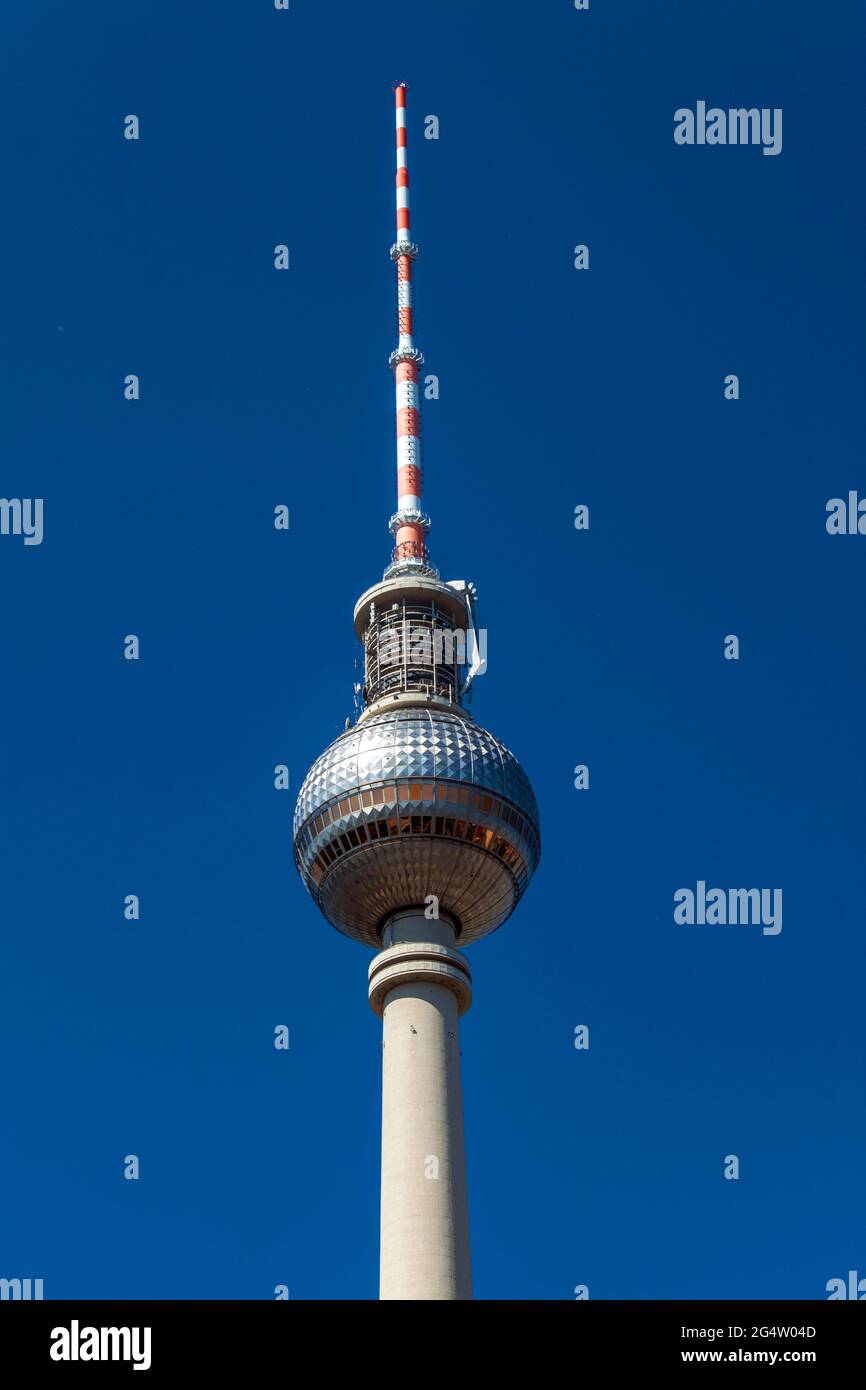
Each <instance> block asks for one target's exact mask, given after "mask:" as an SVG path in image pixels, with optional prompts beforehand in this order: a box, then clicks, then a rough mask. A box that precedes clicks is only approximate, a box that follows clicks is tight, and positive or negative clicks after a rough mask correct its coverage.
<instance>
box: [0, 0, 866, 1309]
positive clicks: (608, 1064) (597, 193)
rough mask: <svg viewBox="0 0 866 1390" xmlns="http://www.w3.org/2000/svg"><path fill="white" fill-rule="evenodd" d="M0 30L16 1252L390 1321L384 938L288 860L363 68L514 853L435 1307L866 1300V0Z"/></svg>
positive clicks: (361, 292)
mask: <svg viewBox="0 0 866 1390" xmlns="http://www.w3.org/2000/svg"><path fill="white" fill-rule="evenodd" d="M4 30H5V39H6V42H5V43H4V56H3V57H2V60H0V63H2V82H0V105H2V121H3V132H4V164H5V175H4V185H5V193H6V199H5V202H6V212H5V216H4V219H3V226H2V232H0V237H2V242H3V262H4V266H5V269H6V279H7V281H8V282H9V283H8V284H7V293H6V295H5V296H4V298H5V305H4V309H3V312H2V326H3V330H4V334H3V336H4V340H5V343H4V353H3V356H4V359H5V360H4V368H5V371H4V376H5V385H4V392H3V396H4V401H3V410H2V434H3V451H2V452H3V464H2V473H0V492H2V495H3V496H5V497H42V498H44V508H45V512H44V516H45V521H44V527H45V534H44V541H43V544H42V545H41V546H31V547H25V546H23V544H22V542H21V539H20V538H15V537H12V536H4V537H0V582H2V585H3V594H4V609H3V612H4V621H3V643H2V659H3V679H2V687H0V689H2V695H0V708H2V717H3V749H4V756H3V760H2V801H0V811H2V817H3V833H2V840H0V852H2V870H0V921H2V932H0V953H2V954H0V1030H2V1035H3V1054H4V1063H5V1065H4V1068H3V1072H2V1079H0V1098H2V1099H0V1114H2V1129H0V1187H2V1191H3V1194H4V1198H3V1202H2V1212H0V1265H2V1268H0V1276H4V1277H14V1276H17V1277H41V1278H43V1279H44V1281H45V1293H46V1296H47V1297H56V1298H62V1297H91V1298H96V1297H119V1298H138V1297H164V1298H192V1297H199V1298H255V1299H258V1298H265V1299H266V1298H269V1297H272V1296H273V1288H274V1286H275V1285H276V1284H278V1283H283V1284H286V1285H288V1287H289V1289H290V1292H291V1296H292V1298H300V1299H304V1298H335V1299H354V1298H374V1297H375V1296H376V1290H377V1259H376V1246H377V1239H378V1207H377V1189H378V1126H379V1085H380V1063H381V1058H380V1045H379V1035H380V1025H379V1023H378V1021H377V1020H376V1019H375V1018H374V1016H373V1014H372V1013H371V1012H370V1011H369V1009H368V1006H367V1003H366V987H365V980H366V968H367V964H368V959H369V956H368V953H367V952H366V951H365V950H364V948H362V947H360V946H357V945H355V944H354V943H352V942H349V941H347V940H345V939H343V938H342V937H341V936H339V935H338V934H337V933H336V932H334V931H333V930H332V929H331V928H330V927H328V926H327V924H326V923H325V922H324V921H323V919H321V918H320V917H319V916H318V914H317V912H316V910H315V909H314V907H313V905H312V903H311V901H310V900H309V899H308V898H307V897H306V895H305V893H304V891H303V888H302V886H301V884H300V881H299V880H298V878H297V875H296V873H295V871H294V868H293V865H292V859H291V847H290V845H291V817H292V810H293V804H294V796H295V794H296V792H297V789H298V787H299V786H300V782H301V780H302V778H303V775H304V773H305V771H306V768H307V767H308V765H309V764H310V762H312V760H313V759H314V758H315V757H316V756H317V755H318V753H319V752H320V751H321V750H322V749H323V748H324V747H325V746H326V744H327V743H328V742H329V741H330V740H331V739H332V738H333V737H334V736H335V734H336V733H337V732H338V731H339V730H340V729H341V728H342V726H343V722H344V719H345V717H346V715H348V714H350V713H351V710H352V682H353V679H354V675H355V672H354V666H353V662H354V659H355V655H356V653H355V646H354V637H353V632H352V607H353V604H354V601H355V599H356V597H357V596H358V595H359V594H360V593H361V592H362V590H363V589H364V588H366V587H367V586H368V585H369V584H370V583H372V582H374V581H375V580H376V579H377V578H378V577H379V575H380V573H381V570H382V568H383V567H384V564H385V563H386V560H387V554H388V545H389V538H388V536H387V533H386V522H387V517H388V516H389V514H390V512H391V511H392V510H393V501H394V450H393V443H392V440H393V420H392V408H393V406H392V393H391V382H390V377H389V373H388V371H387V365H386V364H387V356H388V353H389V351H390V350H391V348H392V347H393V346H394V343H395V311H394V288H393V268H392V266H391V263H390V261H389V260H388V255H387V252H388V247H389V246H390V243H391V241H392V240H393V230H392V228H393V168H392V165H393V111H392V94H391V84H392V82H393V81H394V80H396V79H405V80H406V81H407V82H408V83H409V84H410V93H409V103H410V121H409V141H410V169H411V175H412V212H413V234H414V236H415V239H416V240H417V241H418V242H419V243H420V246H421V248H422V254H421V258H420V259H419V262H418V266H417V303H418V312H417V336H418V341H419V344H420V345H421V347H422V348H423V350H424V352H425V354H426V357H427V362H428V368H427V369H428V370H429V371H432V372H435V373H436V374H437V375H438V376H439V378H440V382H441V398H440V400H439V401H437V402H432V403H430V404H428V405H426V406H425V423H424V428H425V465H426V501H427V504H428V507H429V510H430V511H431V513H432V516H433V520H434V530H433V533H432V536H431V548H432V552H433V557H434V559H435V560H436V562H437V563H438V564H439V566H440V568H441V569H442V570H443V572H444V573H445V575H446V577H448V578H451V577H456V576H458V575H459V576H461V577H467V578H471V579H473V580H474V581H475V583H476V584H477V587H478V591H479V596H480V605H481V621H482V622H483V624H484V625H485V626H486V627H487V629H488V631H489V660H490V668H489V672H488V674H487V675H485V676H484V677H483V679H481V680H479V682H478V684H477V688H476V694H475V700H474V704H473V712H474V714H475V716H476V718H478V719H479V720H480V721H481V722H483V723H484V724H485V725H486V726H487V727H488V728H490V729H491V730H492V731H493V732H494V733H495V734H496V735H497V736H498V737H499V738H501V739H502V740H503V741H504V742H505V743H506V744H508V746H509V747H511V748H512V749H513V750H514V752H515V753H516V754H517V755H518V757H519V758H520V759H521V761H522V762H523V764H524V766H525V767H526V769H527V771H528V773H529V775H530V777H531V778H532V781H533V785H534V787H535V790H536V793H537V796H538V800H539V803H540V807H541V815H542V830H543V841H544V852H543V857H542V862H541V865H540V868H539V870H538V873H537V875H536V878H535V881H534V882H533V884H532V886H531V889H530V891H529V893H528V895H527V897H526V899H525V901H524V902H523V904H522V905H521V907H520V910H519V912H518V913H517V914H516V915H515V917H514V918H513V919H512V920H511V921H510V922H508V923H507V924H506V925H505V927H503V929H502V930H501V931H500V932H498V933H497V934H495V935H494V936H493V937H491V938H490V939H489V940H487V941H485V942H483V943H481V944H479V945H478V946H476V947H475V948H472V950H471V961H472V968H473V975H474V983H475V1000H474V1004H473V1008H472V1010H471V1012H470V1013H469V1015H468V1016H467V1017H466V1019H465V1020H464V1023H463V1035H462V1048H463V1065H464V1087H465V1104H466V1121H467V1150H468V1162H469V1178H470V1207H471V1227H472V1240H473V1261H474V1273H475V1289H476V1295H477V1296H478V1297H479V1298H490V1299H505V1298H518V1299H523V1298H543V1299H568V1298H570V1297H573V1292H572V1291H573V1289H574V1287H575V1285H577V1284H586V1285H588V1286H589V1290H590V1296H591V1297H592V1298H617V1299H620V1298H713V1297H720V1298H733V1297H736V1298H769V1297H780V1298H813V1297H814V1298H820V1297H822V1296H824V1287H825V1284H826V1282H827V1280H828V1279H830V1278H833V1277H835V1276H838V1275H842V1276H844V1275H845V1274H846V1272H847V1270H848V1269H849V1268H857V1269H859V1270H860V1271H861V1273H864V1274H866V1247H864V1244H863V1234H862V1233H863V1217H864V1210H863V1195H862V1173H863V1168H864V1158H866V1153H864V1150H866V1127H864V1111H863V1077H864V1055H863V1053H864V1045H863V1025H862V995H863V971H864V938H863V911H862V903H863V895H864V890H866V884H864V869H863V839H862V832H863V821H862V787H863V772H864V754H863V739H862V722H863V713H862V711H863V684H864V670H863V635H862V609H863V578H862V576H863V562H864V554H866V540H864V539H863V538H862V537H859V536H854V537H831V536H828V534H827V532H826V530H825V525H824V519H825V505H826V502H827V500H828V498H831V497H834V496H846V495H847V492H848V490H849V489H859V490H860V493H861V495H866V469H864V465H863V442H864V418H863V414H864V412H863V395H862V375H863V365H864V364H863V341H862V322H863V314H864V288H863V279H862V266H861V261H862V224H863V193H862V177H861V164H862V158H861V156H862V150H861V143H862V142H861V126H862V111H861V105H862V101H861V86H862V67H863V58H864V36H866V35H864V21H863V17H862V14H861V13H860V12H859V11H858V10H857V9H856V8H855V7H854V6H853V5H849V4H838V3H837V4H825V5H822V6H820V7H815V6H814V5H812V4H807V3H805V0H793V2H792V0H784V3H783V2H782V0H764V3H762V4H761V5H760V6H755V5H754V4H753V3H747V0H734V3H729V4H727V5H725V6H723V7H722V6H698V5H695V4H694V3H693V0H668V3H665V4H646V3H638V0H624V3H620V4H617V5H612V4H605V3H602V0H592V4H591V8H590V11H589V12H588V13H578V12H576V11H575V10H574V8H573V6H572V5H571V4H570V3H569V0H557V2H556V3H554V0H546V3H545V4H543V5H529V4H518V3H516V0H509V3H503V4H493V3H492V0H485V2H484V3H481V0H475V2H473V0H441V3H439V4H437V5H436V6H414V7H407V6H402V7H397V9H396V10H395V7H394V6H393V5H389V4H385V3H379V2H378V0H377V2H376V3H367V4H364V5H355V4H349V3H347V0H340V2H339V3H332V4H329V5H327V6H325V5H323V4H321V3H314V2H313V0H292V5H291V10H290V11H289V12H288V13H277V12H275V11H274V10H273V7H272V6H271V5H270V4H269V3H268V0H256V3H253V0H247V3H243V4H241V3H228V2H227V0H211V2H210V3H204V0H184V2H183V3H169V0H154V3H152V4H150V5H148V6H146V7H145V6H130V5H117V4H115V3H108V0H94V3H91V4H90V5H87V6H74V7H70V6H68V5H66V4H61V3H59V0H58V2H56V3H47V0H32V3H30V4H28V5H26V6H25V5H23V4H18V5H16V6H15V7H14V9H13V8H12V7H9V12H7V13H6V14H5V15H4ZM698 100H706V101H707V102H708V104H710V105H713V104H716V105H718V106H720V107H723V108H727V107H729V106H757V107H765V106H766V107H774V108H775V107H781V108H782V109H783V112H784V147H783V151H782V153H781V154H780V155H779V156H778V157H775V158H765V157H763V156H762V155H761V152H760V150H759V149H753V148H734V147H725V148H709V147H704V148H697V147H693V148H688V147H680V146H677V145H676V144H675V143H674V140H673V114H674V111H675V110H676V109H677V108H679V107H683V106H691V107H694V105H695V103H696V102H697V101H698ZM129 113H135V114H138V115H139V117H140V120H141V139H140V140H139V141H138V142H136V143H133V142H128V141H126V140H124V139H123V138H122V130H123V117H124V116H125V115H127V114H129ZM431 113H432V114H436V115H437V116H438V117H439V120H440V139H439V140H438V141H426V140H424V139H423V138H422V137H423V118H424V116H425V115H427V114H431ZM277 243H286V244H288V246H289V247H290V255H291V269H290V270H289V271H288V272H286V273H278V272H276V271H275V270H274V268H273V247H274V245H275V244H277ZM578 243H586V244H588V245H589V247H590V270H589V272H580V273H579V272H577V271H575V270H574V269H573V247H574V246H575V245H576V244H578ZM130 372H134V373H137V374H139V375H140V378H141V399H140V401H138V402H135V403H131V402H127V401H125V400H124V399H123V394H122V383H123V379H124V377H125V376H126V374H127V373H130ZM729 373H736V374H738V376H739V378H740V383H741V387H740V389H741V395H740V399H739V400H738V401H736V402H731V401H726V400H725V399H724V397H723V379H724V377H725V376H726V375H727V374H729ZM278 503H285V504H286V505H288V506H289V507H290V509H291V529H290V531H289V532H288V533H287V534H283V533H277V532H275V531H274V530H273V527H272V524H271V522H272V515H273V508H274V506H275V505H277V504H278ZM579 503H584V504H587V505H588V506H589V507H590V529H589V531H587V532H585V533H578V532H576V531H575V529H574V526H573V514H574V508H575V506H576V505H577V504H579ZM127 633H136V634H138V635H139V636H140V640H141V660H140V661H139V662H137V663H132V662H126V661H124V660H123V658H122V641H123V637H124V635H125V634H127ZM728 633H736V634H737V635H738V636H739V638H740V643H741V654H740V660H739V661H738V662H733V661H726V660H724V659H723V655H722V648H723V639H724V637H725V635H726V634H728ZM278 763H286V764H288V766H289V767H290V769H291V779H292V788H291V790H290V791H289V792H277V791H275V790H274V788H273V768H274V766H275V765H276V764H278ZM577 763H586V764H588V766H589V768H590V789H589V790H588V791H585V792H577V791H575V790H574V788H573V785H572V783H573V771H572V770H573V768H574V766H575V764H577ZM699 879H703V880H705V881H706V882H707V883H708V884H711V885H717V886H721V887H725V888H727V887H740V886H742V887H751V886H759V887H766V888H777V887H780V888H782V890H783V893H784V927H783V930H782V932H781V933H780V934H779V935H778V936H775V937H770V936H764V935H762V933H761V932H760V929H759V928H757V927H725V928H722V927H709V926H695V927H684V926H678V925H677V924H676V923H675V922H674V920H673V894H674V892H675V891H676V890H677V889H678V888H680V887H682V886H694V885H695V884H696V882H697V881H698V880H699ZM129 893H136V894H138V895H139V896H140V898H141V911H142V916H141V921H140V922H138V923H129V922H126V921H124V918H123V900H124V897H125V895H126V894H129ZM281 1023H283V1024H286V1025H287V1026H288V1027H289V1028H290V1032H291V1048H290V1050H289V1052H288V1053H284V1052H277V1051H275V1050H274V1047H273V1042H272V1040H273V1030H274V1027H275V1025H277V1024H281ZM578 1024H587V1025H588V1026H589V1028H590V1048H589V1050H588V1051H586V1052H578V1051H576V1050H575V1048H574V1046H573V1041H572V1040H573V1034H574V1029H575V1026H576V1025H578ZM130 1153H134V1154H137V1155H138V1156H139V1158H140V1162H141V1178H140V1180H139V1181H138V1182H128V1181H125V1180H124V1179H123V1176H122V1170H123V1158H124V1155H126V1154H130ZM731 1153H734V1154H737V1155H738V1156H739V1159H740V1164H741V1176H740V1179H739V1181H736V1182H732V1181H725V1180H724V1179H723V1176H722V1170H723V1159H724V1156H725V1155H727V1154H731Z"/></svg>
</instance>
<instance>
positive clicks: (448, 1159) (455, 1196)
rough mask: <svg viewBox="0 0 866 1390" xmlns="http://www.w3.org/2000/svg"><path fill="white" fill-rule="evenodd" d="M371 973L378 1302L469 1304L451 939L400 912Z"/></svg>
mask: <svg viewBox="0 0 866 1390" xmlns="http://www.w3.org/2000/svg"><path fill="white" fill-rule="evenodd" d="M383 939H384V940H385V941H386V942H390V943H391V944H390V945H389V946H387V947H386V949H385V950H384V951H382V952H381V953H380V954H379V955H378V956H376V958H375V959H374V961H373V963H372V965H371V967H370V1002H371V1005H372V1007H373V1008H374V1010H375V1011H376V1012H377V1013H379V1014H381V1017H382V1031H383V1049H382V1208H381V1250H380V1274H379V1297H380V1298H381V1299H384V1300H395V1299H398V1300H431V1299H432V1300H453V1299H470V1298H471V1297H472V1277H471V1267H470V1256H469V1217H468V1204H467V1196H466V1159H465V1152H464V1142H463V1099H462V1090H461V1083H460V1040H459V1016H460V1014H461V1013H463V1012H465V1010H466V1009H467V1008H468V1007H469V1001H470V998H471V995H470V984H469V972H468V965H467V963H466V960H465V957H463V956H462V955H461V954H460V953H459V952H458V951H455V950H454V949H453V941H454V932H453V930H452V929H451V927H450V926H448V925H447V924H446V923H445V922H431V921H427V920H426V919H425V917H424V915H423V913H422V912H403V913H399V914H397V915H396V916H395V918H394V919H393V920H392V923H391V924H389V926H388V927H387V928H386V929H385V934H384V937H383Z"/></svg>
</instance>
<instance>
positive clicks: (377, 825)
mask: <svg viewBox="0 0 866 1390" xmlns="http://www.w3.org/2000/svg"><path fill="white" fill-rule="evenodd" d="M391 698H392V699H394V700H395V702H396V701H398V700H399V698H400V697H399V696H394V697H391ZM539 853H540V842H539V826H538V808H537V806H536V802H535V797H534V795H533V792H532V788H531V786H530V784H529V780H528V778H527V776H526V774H525V773H524V771H523V769H522V767H521V766H520V764H519V762H518V761H517V759H516V758H515V757H514V755H513V754H512V753H510V752H509V751H508V749H507V748H506V747H505V746H504V745H503V744H501V743H500V742H499V740H498V739H496V738H494V737H493V735H492V734H490V733H488V732H487V731H486V730H485V729H482V728H481V727H480V725H478V724H476V723H475V722H474V721H473V720H472V719H471V718H470V716H469V715H468V713H467V712H466V710H464V709H462V708H460V707H455V708H453V709H452V710H450V711H449V710H447V709H440V708H436V707H431V706H430V705H429V704H428V705H423V706H420V707H416V708H406V707H402V708H394V709H392V710H385V711H383V712H381V713H374V714H370V715H367V716H364V717H363V718H362V719H361V720H360V721H359V722H358V723H357V724H356V725H355V726H354V728H352V729H349V730H347V731H346V733H344V734H341V735H340V737H339V738H338V739H336V740H335V741H334V742H333V743H332V744H331V746H330V747H329V748H327V749H326V750H325V752H324V753H322V755H321V756H320V757H319V758H317V759H316V761H315V762H314V763H313V766H312V767H311V768H310V771H309V772H308V773H307V776H306V779H305V781H304V784H303V786H302V788H301V792H300V795H299V797H298V803H297V808H296V811H295V862H296V864H297V867H298V870H299V872H300V874H301V877H302V878H303V880H304V883H305V884H306V887H307V889H308V891H309V893H310V894H311V896H312V897H313V899H314V900H315V902H316V904H317V906H318V907H319V908H320V910H321V912H322V913H323V914H324V916H325V917H326V918H327V919H328V921H329V922H331V923H332V924H333V926H335V927H337V928H339V930H340V931H342V932H344V933H345V934H346V935H347V936H351V937H354V938H355V940H356V941H363V942H364V943H366V944H367V945H368V946H373V947H376V948H378V947H380V946H381V944H382V940H381V931H382V928H383V927H384V926H385V924H386V923H387V921H388V919H389V917H390V916H391V915H392V914H393V913H394V912H396V911H398V910H399V909H401V908H405V907H407V906H417V907H419V908H422V909H423V907H424V906H425V903H426V902H427V901H428V899H429V898H430V897H431V896H433V897H435V899H436V900H437V903H438V911H439V913H440V914H442V915H447V916H448V917H450V918H451V920H452V921H453V923H454V926H455V928H456V930H457V934H458V940H459V943H460V945H461V946H462V945H465V944H468V943H469V942H472V941H477V940H479V939H480V938H481V937H482V936H486V935H487V934H488V933H489V932H492V931H495V929H496V928H497V927H498V926H500V925H501V924H502V922H504V921H505V919H506V917H508V916H509V915H510V914H511V913H512V912H513V911H514V908H515V907H516V905H517V903H518V901H519V899H520V898H521V896H522V894H523V892H524V889H525V888H526V885H527V883H528V882H529V879H530V877H531V876H532V873H533V870H534V869H535V866H536V864H537V862H538V858H539Z"/></svg>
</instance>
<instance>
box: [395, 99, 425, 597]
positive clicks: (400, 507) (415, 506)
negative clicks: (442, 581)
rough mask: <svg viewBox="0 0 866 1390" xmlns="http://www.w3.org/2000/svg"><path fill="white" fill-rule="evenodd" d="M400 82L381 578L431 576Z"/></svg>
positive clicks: (414, 248)
mask: <svg viewBox="0 0 866 1390" xmlns="http://www.w3.org/2000/svg"><path fill="white" fill-rule="evenodd" d="M406 90H407V88H406V83H405V82H398V83H396V84H395V86H394V119H395V133H396V138H397V200H396V201H397V240H396V241H395V242H394V245H393V246H392V247H391V259H392V261H393V262H394V264H395V266H396V267H397V334H398V339H397V346H396V348H395V349H394V351H393V352H392V353H391V356H390V358H389V359H388V360H389V365H390V367H391V369H392V371H393V372H394V394H395V408H396V416H397V510H396V512H395V513H394V515H393V516H392V517H391V520H390V523H389V529H390V531H391V535H392V536H393V537H394V550H393V554H392V556H391V564H390V566H389V568H388V570H387V571H386V575H393V574H400V573H406V572H408V571H414V572H416V573H423V574H431V575H436V574H437V571H436V570H435V569H434V567H433V566H432V565H431V564H430V561H429V558H428V555H427V532H428V531H429V530H430V518H429V517H428V516H427V514H426V513H425V512H424V509H423V506H422V503H421V493H422V485H423V484H422V468H421V397H420V391H419V377H420V370H421V367H423V365H424V354H423V353H422V352H421V351H420V349H419V348H417V347H416V346H415V322H414V284H413V275H412V265H413V262H414V261H415V258H416V257H417V255H418V247H417V246H416V245H415V243H414V242H413V240H412V235H411V228H410V219H409V167H408V159H407V147H406Z"/></svg>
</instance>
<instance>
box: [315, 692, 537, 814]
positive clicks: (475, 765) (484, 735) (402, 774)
mask: <svg viewBox="0 0 866 1390" xmlns="http://www.w3.org/2000/svg"><path fill="white" fill-rule="evenodd" d="M419 778H421V779H424V778H427V779H433V778H442V779H445V780H447V781H454V782H465V783H467V785H470V786H473V787H483V788H485V789H486V790H487V791H491V792H495V793H497V794H498V795H499V796H503V797H505V798H506V800H508V801H510V802H511V803H512V804H513V805H514V806H516V807H517V808H518V810H520V811H522V812H523V814H524V815H525V816H526V818H527V819H528V820H530V821H532V823H533V824H534V825H536V826H537V825H538V806H537V804H536V801H535V796H534V794H533V791H532V787H531V786H530V784H529V779H528V777H527V776H526V773H525V772H524V771H523V768H522V767H521V766H520V764H519V762H518V761H517V759H516V758H515V757H514V754H513V753H510V752H509V751H508V749H507V748H506V747H505V746H504V744H502V743H500V742H499V740H498V739H496V738H494V737H493V735H492V734H490V733H488V732H487V731H486V729H482V728H481V727H480V726H479V725H477V724H470V723H467V721H466V720H465V719H461V718H460V717H459V716H458V715H454V714H447V713H445V712H444V711H441V710H425V709H412V710H399V711H396V710H395V712H394V713H393V714H378V715H375V716H374V717H373V718H372V719H370V720H365V721H364V722H362V723H360V724H356V725H355V727H354V728H353V729H349V730H348V731H347V732H346V733H345V734H341V735H340V737H339V738H338V739H336V740H335V741H334V742H333V743H332V744H331V746H330V748H327V749H326V750H325V752H324V753H323V754H322V755H321V757H319V758H317V759H316V761H315V762H314V763H313V766H312V767H311V768H310V770H309V772H308V773H307V776H306V779H305V780H304V784H303V786H302V787H301V791H300V795H299V796H298V804H297V806H296V808H295V822H294V829H295V833H297V831H298V830H299V829H300V827H301V826H302V825H303V824H304V822H305V821H306V820H307V819H308V818H309V817H310V816H311V815H313V814H314V813H315V812H316V811H317V810H318V809H319V808H320V807H321V806H323V805H324V804H325V803H327V802H328V801H330V800H331V799H332V798H333V797H335V796H341V795H343V794H344V793H345V792H353V791H357V790H358V789H359V788H360V787H364V786H368V785H369V784H370V783H372V782H382V781H384V782H388V781H394V780H400V779H403V780H409V779H411V780H415V781H417V780H418V779H419Z"/></svg>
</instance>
